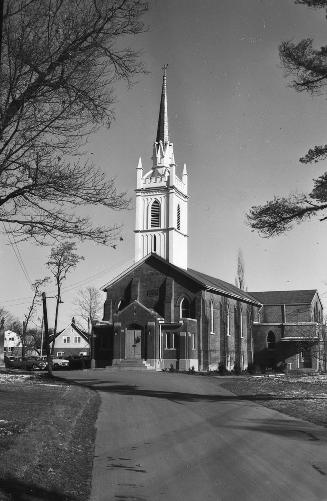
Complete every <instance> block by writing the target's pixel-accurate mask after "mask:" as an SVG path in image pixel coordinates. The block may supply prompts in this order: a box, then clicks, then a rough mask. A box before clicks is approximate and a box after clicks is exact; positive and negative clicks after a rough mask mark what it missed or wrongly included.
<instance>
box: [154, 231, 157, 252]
mask: <svg viewBox="0 0 327 501" xmlns="http://www.w3.org/2000/svg"><path fill="white" fill-rule="evenodd" d="M153 252H157V237H156V236H155V235H153Z"/></svg>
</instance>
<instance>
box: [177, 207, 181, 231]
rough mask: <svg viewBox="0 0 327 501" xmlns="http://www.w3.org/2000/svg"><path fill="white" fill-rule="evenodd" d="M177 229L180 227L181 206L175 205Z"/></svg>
mask: <svg viewBox="0 0 327 501" xmlns="http://www.w3.org/2000/svg"><path fill="white" fill-rule="evenodd" d="M177 229H178V230H180V229H181V206H180V205H179V204H178V205H177Z"/></svg>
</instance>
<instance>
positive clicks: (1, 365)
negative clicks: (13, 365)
mask: <svg viewBox="0 0 327 501" xmlns="http://www.w3.org/2000/svg"><path fill="white" fill-rule="evenodd" d="M4 345H5V319H4V318H1V319H0V370H3V369H5V368H6V365H5V351H4Z"/></svg>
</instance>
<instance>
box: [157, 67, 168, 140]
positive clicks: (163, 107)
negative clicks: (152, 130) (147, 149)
mask: <svg viewBox="0 0 327 501" xmlns="http://www.w3.org/2000/svg"><path fill="white" fill-rule="evenodd" d="M167 68H168V64H164V65H163V67H162V70H163V78H162V90H161V101H160V110H159V119H158V128H157V137H156V142H159V141H162V143H163V144H166V143H168V142H169V137H168V112H167Z"/></svg>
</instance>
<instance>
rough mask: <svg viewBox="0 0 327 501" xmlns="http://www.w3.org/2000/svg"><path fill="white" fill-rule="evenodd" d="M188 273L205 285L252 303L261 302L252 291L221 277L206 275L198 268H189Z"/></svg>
mask: <svg viewBox="0 0 327 501" xmlns="http://www.w3.org/2000/svg"><path fill="white" fill-rule="evenodd" d="M186 273H187V274H188V275H190V276H191V277H193V278H195V279H196V280H197V281H199V282H201V283H202V284H203V285H204V286H205V287H208V288H211V287H212V288H213V289H215V290H217V291H221V292H223V293H226V294H231V295H233V296H237V297H239V298H242V299H244V300H246V301H250V302H251V303H255V304H258V303H261V301H260V299H259V298H256V297H253V295H252V293H251V294H250V293H249V292H245V291H243V290H241V289H239V288H238V287H236V285H232V284H229V283H228V282H224V280H220V279H219V278H215V277H210V276H209V275H205V274H204V273H200V272H199V271H196V270H191V269H190V268H188V269H187V271H186Z"/></svg>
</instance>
